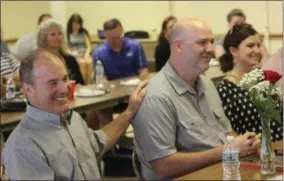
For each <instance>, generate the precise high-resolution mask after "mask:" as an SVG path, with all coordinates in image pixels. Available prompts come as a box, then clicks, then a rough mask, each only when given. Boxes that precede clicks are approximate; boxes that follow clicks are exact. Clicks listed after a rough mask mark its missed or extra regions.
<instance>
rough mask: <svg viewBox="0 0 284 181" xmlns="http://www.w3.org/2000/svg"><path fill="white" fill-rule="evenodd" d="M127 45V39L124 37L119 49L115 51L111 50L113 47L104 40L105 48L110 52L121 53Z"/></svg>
mask: <svg viewBox="0 0 284 181" xmlns="http://www.w3.org/2000/svg"><path fill="white" fill-rule="evenodd" d="M128 46H129V39H128V38H126V37H124V38H123V43H122V47H121V49H120V51H119V52H115V51H113V49H112V48H111V47H110V44H109V42H108V41H106V49H107V51H108V52H112V53H114V54H122V53H123V52H124V51H125V50H127V47H128Z"/></svg>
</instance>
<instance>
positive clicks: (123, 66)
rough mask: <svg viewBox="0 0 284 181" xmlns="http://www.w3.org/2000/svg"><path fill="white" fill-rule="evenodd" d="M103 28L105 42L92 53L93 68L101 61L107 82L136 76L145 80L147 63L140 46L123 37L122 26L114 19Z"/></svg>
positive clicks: (147, 72) (136, 42)
mask: <svg viewBox="0 0 284 181" xmlns="http://www.w3.org/2000/svg"><path fill="white" fill-rule="evenodd" d="M103 28H104V34H105V37H106V42H105V43H104V44H102V45H101V46H100V47H98V48H97V49H95V51H94V53H93V65H94V67H95V66H96V62H97V60H100V61H102V63H103V66H104V70H105V76H106V78H107V79H108V80H114V79H119V78H124V77H130V76H136V75H138V76H139V77H140V78H141V79H145V78H147V76H148V74H149V71H148V62H147V60H146V57H145V54H144V50H143V48H142V46H141V44H140V43H139V42H138V41H137V40H134V39H129V38H126V37H124V32H123V27H122V24H121V23H120V21H119V20H118V19H116V18H113V19H109V20H107V21H106V22H105V23H104V25H103ZM94 69H95V68H94ZM94 72H95V71H94Z"/></svg>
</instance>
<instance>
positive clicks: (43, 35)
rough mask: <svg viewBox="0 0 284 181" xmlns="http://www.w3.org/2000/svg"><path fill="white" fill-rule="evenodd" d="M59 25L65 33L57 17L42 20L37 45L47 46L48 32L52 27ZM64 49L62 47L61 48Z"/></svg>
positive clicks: (40, 46) (39, 46)
mask: <svg viewBox="0 0 284 181" xmlns="http://www.w3.org/2000/svg"><path fill="white" fill-rule="evenodd" d="M54 27H57V28H59V29H60V30H61V32H62V34H63V29H62V25H61V24H60V23H59V22H58V21H56V20H55V19H48V20H46V21H44V22H42V23H41V24H40V25H39V27H38V31H37V46H38V48H47V42H46V39H47V33H48V31H49V30H50V29H51V28H54ZM61 49H62V48H61Z"/></svg>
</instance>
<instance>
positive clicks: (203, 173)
mask: <svg viewBox="0 0 284 181" xmlns="http://www.w3.org/2000/svg"><path fill="white" fill-rule="evenodd" d="M273 148H274V149H283V140H282V141H278V142H275V143H273ZM240 174H241V179H242V180H266V179H268V178H270V177H272V176H263V175H261V174H260V170H259V168H258V167H250V166H245V164H242V162H241V164H240ZM276 175H283V170H282V171H277V173H276ZM273 176H275V175H273ZM222 179H223V167H222V162H220V163H217V164H214V165H211V166H208V167H206V168H203V169H201V170H198V171H195V172H193V173H190V174H187V175H184V176H182V177H179V178H177V179H176V180H222Z"/></svg>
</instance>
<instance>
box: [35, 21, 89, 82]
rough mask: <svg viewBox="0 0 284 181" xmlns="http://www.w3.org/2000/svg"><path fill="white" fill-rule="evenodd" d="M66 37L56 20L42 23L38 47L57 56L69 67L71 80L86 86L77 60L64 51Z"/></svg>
mask: <svg viewBox="0 0 284 181" xmlns="http://www.w3.org/2000/svg"><path fill="white" fill-rule="evenodd" d="M63 41H64V35H63V31H62V25H61V24H59V23H58V22H57V21H56V20H54V19H49V20H46V21H44V22H43V23H41V25H40V26H39V28H38V33H37V46H38V48H44V49H46V50H47V51H49V52H50V53H52V54H54V55H56V56H57V57H58V58H59V59H60V60H61V61H62V62H63V63H64V64H65V65H66V67H67V71H68V73H69V78H70V79H72V80H75V81H76V84H81V85H84V84H85V81H84V80H83V77H82V74H81V72H80V69H79V65H78V63H77V61H76V59H75V58H74V57H73V56H71V55H68V54H66V53H65V51H64V49H63V47H62V46H63Z"/></svg>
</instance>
